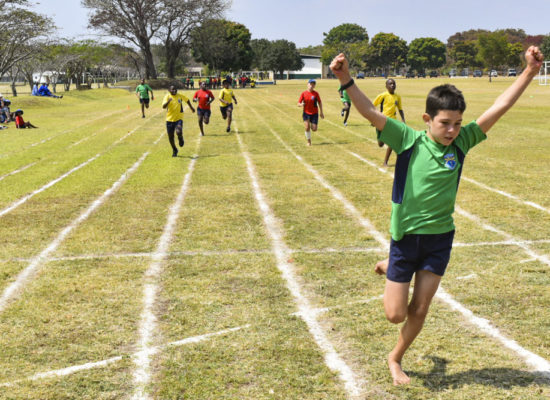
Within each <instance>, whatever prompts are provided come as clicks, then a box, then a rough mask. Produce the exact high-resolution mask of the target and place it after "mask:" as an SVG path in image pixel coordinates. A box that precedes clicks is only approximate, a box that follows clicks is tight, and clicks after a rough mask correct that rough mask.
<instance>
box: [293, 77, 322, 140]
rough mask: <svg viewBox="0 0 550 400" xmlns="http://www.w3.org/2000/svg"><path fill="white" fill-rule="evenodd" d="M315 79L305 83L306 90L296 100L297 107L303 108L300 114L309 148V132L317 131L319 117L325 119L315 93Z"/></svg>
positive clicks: (319, 99) (317, 95)
mask: <svg viewBox="0 0 550 400" xmlns="http://www.w3.org/2000/svg"><path fill="white" fill-rule="evenodd" d="M316 83H317V82H316V81H315V79H310V80H309V82H308V83H307V90H306V91H305V92H302V94H301V95H300V98H299V99H298V107H304V112H303V113H302V119H303V121H304V128H305V130H306V139H307V145H308V146H311V131H313V132H315V131H317V124H318V123H319V116H321V118H323V119H324V118H325V115H324V114H323V103H322V102H321V96H319V93H317V92H316V91H315V85H316Z"/></svg>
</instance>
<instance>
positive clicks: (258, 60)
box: [250, 39, 272, 71]
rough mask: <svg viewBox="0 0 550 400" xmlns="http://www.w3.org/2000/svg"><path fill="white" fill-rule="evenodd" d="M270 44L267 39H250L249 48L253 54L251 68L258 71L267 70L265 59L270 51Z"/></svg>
mask: <svg viewBox="0 0 550 400" xmlns="http://www.w3.org/2000/svg"><path fill="white" fill-rule="evenodd" d="M271 46H272V42H271V41H269V40H267V39H252V40H251V41H250V47H251V48H252V52H253V54H254V56H253V58H252V67H253V68H257V69H258V70H260V71H267V70H269V65H268V63H267V58H268V56H269V52H270V51H271Z"/></svg>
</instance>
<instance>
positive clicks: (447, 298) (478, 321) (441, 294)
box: [249, 107, 550, 374]
mask: <svg viewBox="0 0 550 400" xmlns="http://www.w3.org/2000/svg"><path fill="white" fill-rule="evenodd" d="M275 108H276V107H275ZM249 109H251V110H253V111H254V112H255V113H256V115H257V116H258V118H259V119H260V120H262V121H263V122H264V124H265V125H266V126H268V128H269V130H270V131H271V132H272V134H273V135H274V136H275V137H276V138H277V139H278V140H279V141H280V142H281V143H283V145H284V147H285V148H286V149H287V150H289V149H290V147H289V146H288V145H287V144H286V143H285V142H283V140H282V139H281V137H280V136H279V135H277V134H276V133H275V132H274V131H273V129H272V128H271V127H269V124H267V123H266V121H265V119H264V118H263V117H262V116H261V115H259V113H257V112H256V111H255V110H254V109H252V108H251V107H249ZM276 109H277V108H276ZM289 151H290V152H291V153H292V154H295V157H296V158H297V159H298V160H301V157H300V158H298V157H299V156H298V155H297V154H296V153H294V151H292V149H290V150H289ZM345 151H347V152H349V151H348V150H345ZM350 153H351V152H350ZM302 163H304V162H303V161H302ZM308 169H309V168H308ZM311 169H313V167H311ZM383 172H384V173H388V174H390V175H391V176H393V174H391V173H389V171H386V170H384V171H383ZM455 211H456V212H457V213H459V214H461V215H463V216H465V217H467V218H469V219H471V220H472V221H474V222H476V223H477V224H479V225H481V226H482V227H483V228H484V229H487V230H490V231H492V232H495V233H499V234H501V235H503V236H505V237H506V238H507V239H508V240H510V241H516V242H518V246H519V247H521V248H522V249H524V250H525V252H526V253H527V254H529V255H530V256H531V257H533V258H536V259H537V260H539V261H542V262H545V263H547V265H550V260H549V259H548V257H546V256H541V255H538V254H536V253H535V252H534V251H533V250H531V249H530V248H529V247H528V246H527V245H525V244H522V243H521V242H519V241H517V240H515V238H514V237H513V236H512V235H509V234H507V233H505V232H503V231H501V230H499V229H497V228H495V227H492V226H490V225H488V224H485V223H484V222H482V221H481V220H480V219H479V218H478V217H475V216H473V215H472V214H469V213H467V212H466V211H464V210H462V209H461V208H460V207H458V206H456V207H455ZM358 222H359V223H360V224H361V225H362V223H361V222H360V221H358ZM369 233H370V232H369ZM375 238H380V240H383V241H386V239H385V238H384V237H383V236H382V235H381V234H380V233H378V235H377V236H375ZM384 247H385V248H386V247H387V248H389V243H388V242H386V246H384ZM435 297H436V298H438V299H440V300H442V301H443V302H445V303H446V304H448V305H449V306H450V307H451V308H453V309H454V310H457V311H460V312H461V313H462V315H463V316H464V317H465V318H466V319H467V321H468V322H470V323H471V324H473V325H474V326H477V327H478V328H479V329H480V330H482V331H483V332H485V333H487V334H489V335H490V336H491V337H493V338H495V339H497V340H498V341H500V342H501V343H502V344H503V345H504V346H505V347H507V348H509V349H510V350H512V351H514V352H515V353H516V354H518V355H519V356H520V357H521V358H522V359H523V360H524V361H525V362H526V364H528V365H529V366H531V367H533V368H535V369H536V370H537V371H539V372H544V373H547V374H550V363H548V361H546V360H545V359H544V358H542V357H540V356H538V355H536V354H535V353H532V352H530V351H529V350H527V349H525V348H523V347H521V346H520V345H519V344H517V343H516V342H514V341H513V340H510V339H507V338H506V337H505V336H504V335H502V334H501V333H500V331H499V330H498V329H497V328H495V327H493V326H492V325H490V322H489V321H487V320H485V319H483V318H480V317H477V316H475V315H474V314H473V312H472V311H470V310H468V309H467V308H466V307H464V306H463V305H462V304H460V303H458V302H457V301H456V300H454V299H453V298H452V296H451V295H450V294H448V293H447V292H445V290H444V289H443V287H442V286H440V287H439V290H438V291H437V293H436V295H435ZM489 327H490V329H488V328H489ZM512 342H513V343H514V345H512V344H511V343H512ZM533 360H538V362H533ZM541 360H543V361H544V362H542V361H541Z"/></svg>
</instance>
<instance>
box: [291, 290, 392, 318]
mask: <svg viewBox="0 0 550 400" xmlns="http://www.w3.org/2000/svg"><path fill="white" fill-rule="evenodd" d="M382 299H384V295H383V294H381V295H380V296H375V297H371V298H370V299H362V300H355V301H348V302H347V303H345V304H341V305H337V306H331V307H320V308H313V309H312V312H313V313H314V314H316V315H319V314H323V313H326V312H329V311H332V310H337V309H342V308H344V307H346V306H353V305H356V304H367V303H371V302H373V301H377V300H382ZM292 315H298V316H300V315H301V314H300V311H297V312H295V313H293V314H292Z"/></svg>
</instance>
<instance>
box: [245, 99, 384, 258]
mask: <svg viewBox="0 0 550 400" xmlns="http://www.w3.org/2000/svg"><path fill="white" fill-rule="evenodd" d="M248 108H249V109H250V110H252V111H253V112H254V114H256V115H257V116H258V118H259V119H260V120H262V121H263V122H264V124H265V125H266V126H267V128H268V130H269V131H270V132H271V134H272V135H273V136H275V137H276V138H277V140H278V141H279V142H280V143H281V144H282V145H283V147H284V148H285V149H286V150H287V151H288V152H289V153H290V154H292V155H293V156H294V157H295V158H296V159H297V160H298V161H299V162H300V163H301V164H302V165H303V166H304V167H305V168H306V169H307V170H308V171H309V172H310V173H311V174H312V175H313V176H314V177H315V179H316V180H317V181H318V182H319V183H320V184H321V185H322V186H323V187H324V188H325V189H327V190H328V191H329V192H330V193H331V194H332V197H334V198H335V199H336V200H338V201H340V202H341V203H342V204H343V206H344V208H345V209H346V210H347V211H348V213H349V214H350V215H351V216H352V218H353V219H355V220H356V221H357V222H359V224H360V225H361V226H362V227H363V228H365V229H366V230H367V232H368V233H369V234H370V235H371V236H372V237H373V238H374V239H375V240H376V241H377V242H378V243H379V244H380V245H381V246H382V247H383V248H384V249H388V250H389V241H388V240H387V239H386V238H385V237H384V235H382V234H381V233H380V232H379V231H378V230H376V228H375V227H374V225H373V224H372V223H371V222H370V221H369V220H368V219H367V218H365V217H363V215H362V214H361V212H360V211H359V210H358V209H357V208H356V207H355V206H354V205H353V204H352V203H351V202H350V201H349V200H348V199H346V197H345V196H344V195H343V194H342V192H340V191H339V190H338V189H337V188H335V187H334V186H332V185H331V184H330V183H328V182H327V181H326V179H325V178H323V176H321V174H320V173H319V172H318V171H317V170H316V169H315V168H313V167H312V166H311V165H310V164H308V163H307V162H306V161H305V160H304V159H303V158H302V156H300V155H298V154H297V153H296V152H295V151H294V150H293V149H292V148H291V147H290V146H289V145H288V144H287V143H286V142H285V141H284V140H283V139H282V138H281V137H280V136H279V134H278V133H277V132H275V131H274V130H273V128H271V126H270V125H269V124H268V123H266V121H265V119H264V118H263V117H262V116H261V115H260V114H259V113H258V112H257V111H256V110H255V109H254V108H252V107H248Z"/></svg>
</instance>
